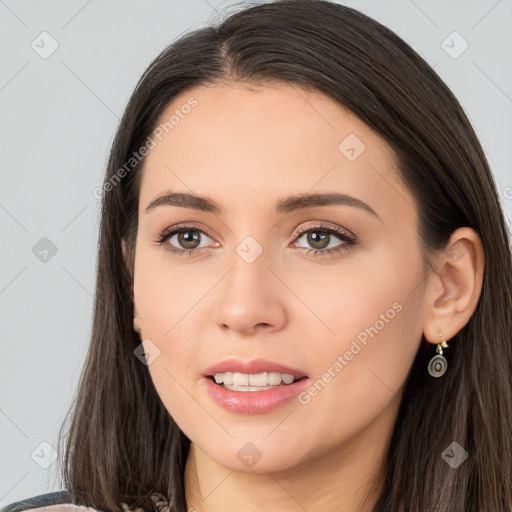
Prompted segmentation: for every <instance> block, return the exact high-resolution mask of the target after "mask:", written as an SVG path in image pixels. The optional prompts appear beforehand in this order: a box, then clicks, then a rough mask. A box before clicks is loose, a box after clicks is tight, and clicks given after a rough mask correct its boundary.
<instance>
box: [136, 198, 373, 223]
mask: <svg viewBox="0 0 512 512" xmlns="http://www.w3.org/2000/svg"><path fill="white" fill-rule="evenodd" d="M162 205H170V206H180V207H182V208H191V209H194V210H201V211H204V212H209V213H214V214H221V213H222V207H221V205H220V204H219V203H217V202H216V201H215V200H213V199H210V198H209V197H204V196H197V195H194V194H188V193H182V192H169V193H166V194H164V195H161V196H159V197H157V198H156V199H153V201H151V203H149V205H148V206H146V210H145V211H146V213H149V212H150V211H151V210H153V209H155V208H156V207H158V206H162ZM330 205H346V206H354V207H357V208H361V209H363V210H365V211H367V212H369V213H371V214H372V215H374V216H376V217H379V216H378V215H377V213H376V212H375V211H374V210H373V208H371V207H370V206H368V205H367V204H366V203H364V202H363V201H361V200H360V199H357V198H356V197H353V196H350V195H347V194H339V193H336V192H332V193H324V194H298V195H294V196H290V197H287V198H284V199H279V200H278V201H277V202H276V205H275V210H276V212H277V213H289V212H292V211H295V210H301V209H304V208H314V207H315V206H330Z"/></svg>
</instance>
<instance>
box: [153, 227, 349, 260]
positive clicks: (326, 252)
mask: <svg viewBox="0 0 512 512" xmlns="http://www.w3.org/2000/svg"><path fill="white" fill-rule="evenodd" d="M188 231H198V232H200V233H202V234H203V235H206V236H208V237H209V238H211V237H210V236H209V235H208V233H205V232H204V231H203V230H202V229H199V228H197V227H195V226H188V225H182V226H176V227H173V228H171V229H166V230H165V231H163V232H162V233H161V234H160V235H159V237H158V238H157V239H156V240H155V242H156V243H157V244H159V245H163V244H165V242H167V240H169V239H170V238H171V237H172V236H173V235H176V234H179V233H186V232H188ZM310 231H318V232H321V233H327V234H329V235H335V236H337V237H338V238H340V239H341V240H342V241H343V242H345V243H344V244H342V245H340V246H338V247H335V248H332V249H306V248H304V247H300V248H299V249H302V250H306V251H307V252H306V254H307V255H308V256H309V255H311V253H313V254H312V256H313V257H324V256H330V255H332V254H336V253H341V252H344V251H348V250H349V249H350V248H351V247H353V246H354V245H356V244H357V238H356V237H355V236H354V235H352V234H349V233H348V232H347V231H345V230H344V229H341V228H338V227H328V226H325V225H321V224H319V225H317V226H313V227H308V228H307V229H303V230H301V231H299V232H297V233H296V234H295V237H294V240H295V239H297V240H298V239H299V238H300V237H301V236H302V235H304V234H305V233H309V232H310ZM203 249H204V247H203ZM165 250H166V251H169V252H170V253H173V254H177V255H178V256H190V255H192V254H194V253H195V254H197V253H198V252H199V251H200V249H176V248H175V247H172V246H171V245H169V244H167V246H166V247H165Z"/></svg>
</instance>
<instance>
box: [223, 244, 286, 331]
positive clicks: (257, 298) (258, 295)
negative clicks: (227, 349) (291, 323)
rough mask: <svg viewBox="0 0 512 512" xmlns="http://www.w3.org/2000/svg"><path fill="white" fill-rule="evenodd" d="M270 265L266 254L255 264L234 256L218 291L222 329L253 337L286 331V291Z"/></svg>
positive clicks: (256, 260) (236, 255)
mask: <svg viewBox="0 0 512 512" xmlns="http://www.w3.org/2000/svg"><path fill="white" fill-rule="evenodd" d="M269 263H270V262H269V258H267V257H266V254H265V252H263V253H262V254H260V255H259V256H258V257H257V258H256V259H255V260H254V261H251V260H250V259H246V258H244V257H241V256H239V255H238V254H235V257H234V258H233V265H232V267H231V269H230V270H229V272H228V274H227V275H226V276H225V277H224V279H223V280H222V283H221V286H220V289H219V292H218V293H219V301H218V307H217V310H216V315H217V323H218V325H219V327H220V329H221V330H223V331H225V332H228V331H233V332H234V333H237V334H239V335H244V336H250V335H257V334H258V333H260V332H262V331H265V332H267V333H269V332H273V331H278V330H280V329H283V328H284V326H285V325H286V321H287V311H286V298H287V290H286V287H285V286H284V285H283V283H282V282H281V281H280V279H278V278H277V277H276V275H275V271H273V270H272V269H271V268H270V267H269ZM288 294H289V292H288ZM288 298H289V297H288Z"/></svg>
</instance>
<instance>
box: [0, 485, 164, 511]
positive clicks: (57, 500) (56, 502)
mask: <svg viewBox="0 0 512 512" xmlns="http://www.w3.org/2000/svg"><path fill="white" fill-rule="evenodd" d="M151 499H152V501H153V503H154V505H155V508H156V509H157V510H158V511H159V512H172V510H171V509H170V506H169V501H168V500H167V498H165V497H164V496H163V495H162V494H159V493H155V494H153V495H152V496H151ZM121 507H122V508H123V510H124V511H125V512H128V510H129V509H128V507H127V505H126V504H125V503H121ZM24 511H30V512H104V511H103V510H100V509H97V508H93V507H87V506H85V505H76V504H74V503H73V502H72V500H71V494H70V493H69V491H68V490H66V489H64V490H62V491H55V492H48V493H46V494H39V495H37V496H32V497H30V498H25V499H23V500H20V501H15V502H13V503H10V504H9V505H6V506H5V507H3V508H0V512H24ZM135 512H144V510H143V509H142V508H138V509H136V510H135Z"/></svg>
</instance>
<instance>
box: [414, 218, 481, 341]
mask: <svg viewBox="0 0 512 512" xmlns="http://www.w3.org/2000/svg"><path fill="white" fill-rule="evenodd" d="M484 268H485V254H484V250H483V245H482V240H481V239H480V236H479V235H478V233H476V231H475V230H473V229H471V228H467V227H464V228H459V229H457V230H456V231H455V232H454V233H453V234H452V236H451V237H450V240H449V241H448V244H447V245H446V248H445V249H444V250H442V251H441V253H440V254H439V255H437V256H436V261H435V263H434V272H432V273H431V274H430V276H429V277H428V285H427V291H426V300H427V303H426V310H425V318H424V326H423V333H424V336H425V339H426V340H427V341H428V342H430V343H435V344H437V343H440V341H441V338H440V337H439V333H441V334H442V336H443V337H444V338H445V339H446V340H449V339H450V338H453V336H455V335H456V334H457V333H458V332H459V331H460V330H461V329H462V328H463V327H464V326H465V325H466V324H467V323H468V321H469V319H470V318H471V316H472V315H473V313H474V311H475V309H476V307H477V305H478V301H479V299H480V295H481V292H482V283H483V274H484Z"/></svg>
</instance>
